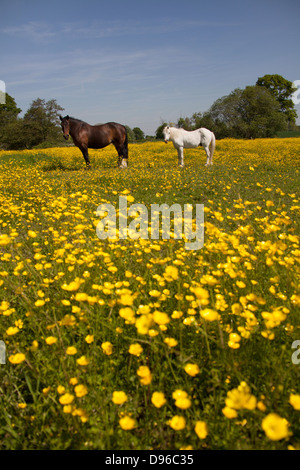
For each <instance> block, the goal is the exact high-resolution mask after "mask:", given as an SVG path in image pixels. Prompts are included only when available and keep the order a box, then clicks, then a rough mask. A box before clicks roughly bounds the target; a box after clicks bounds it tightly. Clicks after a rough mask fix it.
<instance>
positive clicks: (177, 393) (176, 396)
mask: <svg viewBox="0 0 300 470" xmlns="http://www.w3.org/2000/svg"><path fill="white" fill-rule="evenodd" d="M172 397H173V398H174V400H178V399H179V398H187V397H188V394H187V393H186V392H185V391H184V390H180V389H177V390H175V391H174V392H173V393H172Z"/></svg>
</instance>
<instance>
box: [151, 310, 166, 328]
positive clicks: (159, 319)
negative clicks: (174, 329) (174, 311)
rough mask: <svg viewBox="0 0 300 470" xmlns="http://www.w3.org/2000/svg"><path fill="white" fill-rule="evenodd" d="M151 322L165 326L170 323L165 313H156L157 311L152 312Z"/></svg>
mask: <svg viewBox="0 0 300 470" xmlns="http://www.w3.org/2000/svg"><path fill="white" fill-rule="evenodd" d="M153 320H154V321H155V323H157V324H158V325H166V324H167V323H169V322H170V318H169V316H168V315H167V314H166V313H163V312H158V311H157V310H156V311H155V312H153Z"/></svg>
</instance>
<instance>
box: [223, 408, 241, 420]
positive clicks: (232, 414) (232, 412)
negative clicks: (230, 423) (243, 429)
mask: <svg viewBox="0 0 300 470" xmlns="http://www.w3.org/2000/svg"><path fill="white" fill-rule="evenodd" d="M222 413H223V414H224V415H225V416H226V418H229V419H232V418H236V417H237V415H238V414H237V411H236V410H234V409H233V408H229V406H225V407H224V408H223V409H222Z"/></svg>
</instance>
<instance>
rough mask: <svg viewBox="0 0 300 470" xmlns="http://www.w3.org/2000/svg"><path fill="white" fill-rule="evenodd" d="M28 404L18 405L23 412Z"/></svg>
mask: <svg viewBox="0 0 300 470" xmlns="http://www.w3.org/2000/svg"><path fill="white" fill-rule="evenodd" d="M26 406H27V404H26V403H19V404H18V408H20V409H21V410H23V409H24V408H26Z"/></svg>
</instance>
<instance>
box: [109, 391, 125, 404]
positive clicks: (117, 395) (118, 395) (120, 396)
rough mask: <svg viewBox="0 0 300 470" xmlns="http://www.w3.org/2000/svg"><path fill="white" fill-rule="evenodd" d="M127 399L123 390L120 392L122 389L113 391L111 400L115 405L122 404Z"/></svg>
mask: <svg viewBox="0 0 300 470" xmlns="http://www.w3.org/2000/svg"><path fill="white" fill-rule="evenodd" d="M127 399H128V397H127V395H126V393H125V392H122V391H119V392H118V391H116V392H113V396H112V401H113V402H114V404H115V405H122V404H123V403H125V401H127Z"/></svg>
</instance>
